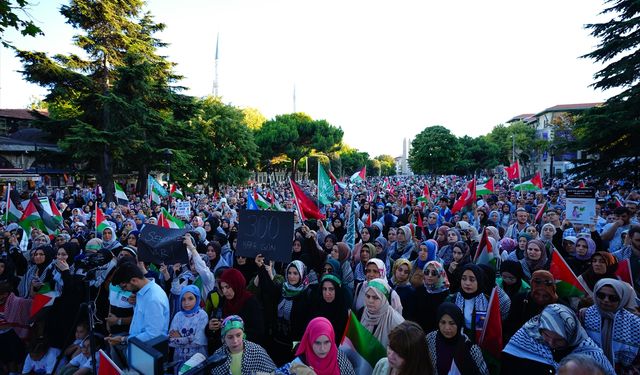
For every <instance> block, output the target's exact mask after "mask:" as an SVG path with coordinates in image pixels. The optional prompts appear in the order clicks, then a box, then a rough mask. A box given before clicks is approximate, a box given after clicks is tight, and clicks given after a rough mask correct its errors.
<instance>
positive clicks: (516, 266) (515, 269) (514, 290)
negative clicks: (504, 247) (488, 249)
mask: <svg viewBox="0 0 640 375" xmlns="http://www.w3.org/2000/svg"><path fill="white" fill-rule="evenodd" d="M500 272H509V273H510V274H512V275H513V276H514V277H515V278H516V282H515V283H514V284H513V285H507V284H506V283H505V282H504V280H502V290H504V291H505V293H507V295H508V296H509V297H510V298H513V296H515V295H516V294H518V292H519V291H520V288H521V287H522V278H523V277H524V274H523V273H522V266H521V265H520V262H516V261H515V260H505V261H504V262H502V263H501V264H500Z"/></svg>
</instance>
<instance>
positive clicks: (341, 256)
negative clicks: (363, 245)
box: [336, 242, 351, 264]
mask: <svg viewBox="0 0 640 375" xmlns="http://www.w3.org/2000/svg"><path fill="white" fill-rule="evenodd" d="M336 246H338V260H339V261H340V264H342V263H344V262H345V261H346V260H348V259H349V258H350V256H351V250H349V245H347V244H346V243H344V242H338V243H337V244H336Z"/></svg>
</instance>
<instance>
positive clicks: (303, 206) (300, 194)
mask: <svg viewBox="0 0 640 375" xmlns="http://www.w3.org/2000/svg"><path fill="white" fill-rule="evenodd" d="M289 184H290V185H291V190H292V191H293V197H294V199H295V202H296V206H298V211H299V213H300V220H302V221H305V220H307V219H324V215H323V214H322V212H320V210H319V209H318V206H316V204H315V203H314V202H313V200H311V199H310V198H309V197H307V195H306V194H305V193H304V191H303V190H302V188H301V187H300V186H299V185H298V184H297V183H296V182H295V181H293V179H292V178H289Z"/></svg>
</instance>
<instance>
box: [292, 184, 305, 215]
mask: <svg viewBox="0 0 640 375" xmlns="http://www.w3.org/2000/svg"><path fill="white" fill-rule="evenodd" d="M289 186H291V192H292V193H293V199H294V200H295V201H296V210H297V211H298V218H299V219H300V223H302V222H303V221H304V220H303V219H302V211H301V210H300V205H299V204H298V197H297V196H296V191H295V189H294V188H293V178H291V177H289Z"/></svg>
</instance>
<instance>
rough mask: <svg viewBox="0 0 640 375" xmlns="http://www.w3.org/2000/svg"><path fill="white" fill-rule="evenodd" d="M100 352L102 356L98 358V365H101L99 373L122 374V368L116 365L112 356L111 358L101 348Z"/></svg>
mask: <svg viewBox="0 0 640 375" xmlns="http://www.w3.org/2000/svg"><path fill="white" fill-rule="evenodd" d="M98 353H100V356H99V359H98V365H99V366H98V375H121V374H122V370H120V367H118V365H116V364H115V363H114V362H113V361H112V360H111V358H109V356H108V355H107V353H105V352H104V351H102V349H100V350H99V351H98Z"/></svg>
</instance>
